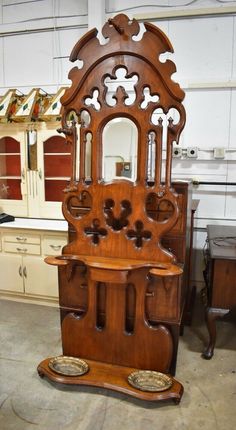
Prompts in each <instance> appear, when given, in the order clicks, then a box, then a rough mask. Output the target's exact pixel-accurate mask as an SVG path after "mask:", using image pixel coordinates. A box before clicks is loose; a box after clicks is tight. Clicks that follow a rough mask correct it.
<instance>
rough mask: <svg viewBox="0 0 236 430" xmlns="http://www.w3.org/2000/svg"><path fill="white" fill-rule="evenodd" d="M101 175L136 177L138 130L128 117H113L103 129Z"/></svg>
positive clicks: (107, 178) (131, 178)
mask: <svg viewBox="0 0 236 430" xmlns="http://www.w3.org/2000/svg"><path fill="white" fill-rule="evenodd" d="M102 143H103V159H102V168H103V170H102V176H103V178H104V180H105V181H106V182H108V181H110V180H112V179H128V180H130V181H133V182H134V181H135V180H136V179H137V150H138V130H137V127H136V125H135V124H134V123H133V121H131V120H130V119H128V118H114V119H112V120H111V121H109V122H108V123H107V124H106V125H105V127H104V130H103V135H102Z"/></svg>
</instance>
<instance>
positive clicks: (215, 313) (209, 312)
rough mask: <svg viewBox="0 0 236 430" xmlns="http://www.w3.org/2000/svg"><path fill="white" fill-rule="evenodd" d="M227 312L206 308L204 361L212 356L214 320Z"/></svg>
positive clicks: (214, 337)
mask: <svg viewBox="0 0 236 430" xmlns="http://www.w3.org/2000/svg"><path fill="white" fill-rule="evenodd" d="M228 312H229V310H228V309H218V308H207V309H206V314H205V319H206V325H207V329H208V332H209V343H208V346H207V348H206V350H205V351H204V352H203V354H202V356H203V358H205V359H206V360H210V359H211V358H212V356H213V354H214V348H215V343H216V319H218V318H222V317H223V316H224V315H225V314H227V313H228Z"/></svg>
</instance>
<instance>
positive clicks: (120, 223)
mask: <svg viewBox="0 0 236 430" xmlns="http://www.w3.org/2000/svg"><path fill="white" fill-rule="evenodd" d="M120 205H121V211H120V215H119V217H116V216H115V215H114V207H115V202H114V200H112V199H106V200H105V204H104V214H105V217H106V223H107V225H109V227H111V228H112V229H113V230H115V231H120V230H122V229H123V228H124V227H127V225H128V224H129V220H128V216H129V215H130V214H131V212H132V208H131V203H130V202H129V201H128V200H122V201H121V204H120Z"/></svg>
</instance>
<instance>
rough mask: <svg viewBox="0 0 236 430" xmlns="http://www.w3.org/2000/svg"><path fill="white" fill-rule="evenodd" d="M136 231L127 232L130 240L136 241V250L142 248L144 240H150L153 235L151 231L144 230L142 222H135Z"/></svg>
mask: <svg viewBox="0 0 236 430" xmlns="http://www.w3.org/2000/svg"><path fill="white" fill-rule="evenodd" d="M134 225H135V229H132V230H128V231H127V235H126V236H127V237H128V239H132V240H134V243H135V246H136V248H142V246H143V241H144V240H150V239H151V237H152V233H151V231H149V230H144V225H143V222H142V221H140V220H137V221H135V224H134Z"/></svg>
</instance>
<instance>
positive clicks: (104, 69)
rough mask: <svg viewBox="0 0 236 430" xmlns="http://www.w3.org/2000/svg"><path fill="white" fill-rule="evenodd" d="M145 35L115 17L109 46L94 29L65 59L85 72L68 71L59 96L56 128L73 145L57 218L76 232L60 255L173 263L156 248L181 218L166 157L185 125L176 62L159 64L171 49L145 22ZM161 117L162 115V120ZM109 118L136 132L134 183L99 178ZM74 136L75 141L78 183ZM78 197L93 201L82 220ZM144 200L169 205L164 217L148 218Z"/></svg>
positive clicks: (109, 28) (106, 30)
mask: <svg viewBox="0 0 236 430" xmlns="http://www.w3.org/2000/svg"><path fill="white" fill-rule="evenodd" d="M145 30H146V31H145V32H144V34H143V35H142V37H141V39H140V40H137V38H136V36H137V35H138V34H139V31H140V28H139V24H138V23H137V21H135V20H132V21H130V20H129V19H128V17H127V16H126V15H123V14H121V15H117V16H116V17H115V18H113V19H111V20H109V21H108V22H107V23H106V24H105V25H104V27H103V31H102V33H103V36H104V37H105V38H106V39H107V43H105V44H100V42H99V40H98V38H97V37H96V36H97V30H91V31H90V32H88V33H87V34H86V35H85V36H84V37H83V38H82V39H81V40H80V41H79V42H78V43H77V44H76V45H75V47H74V49H73V51H72V54H71V61H76V60H81V61H83V67H82V68H81V69H79V68H77V67H74V68H73V69H72V70H71V72H70V74H69V78H70V79H71V80H72V85H71V87H70V88H69V89H68V90H66V92H65V94H64V96H63V97H62V99H61V101H62V105H63V115H62V130H61V131H63V132H64V133H65V135H66V138H67V141H68V142H69V144H70V145H71V146H72V154H73V169H72V170H73V175H72V178H71V183H70V185H69V187H68V188H67V189H66V190H65V198H64V202H63V213H64V216H65V218H66V220H67V221H68V222H69V223H70V224H71V225H72V226H73V228H74V229H75V230H76V232H77V235H76V240H75V241H73V242H72V243H69V244H68V246H66V247H65V248H64V251H63V252H64V253H65V254H80V255H82V254H83V255H91V256H94V257H96V256H103V257H112V258H131V259H141V260H142V259H143V260H147V259H151V260H153V261H172V260H173V258H174V257H173V255H172V254H171V253H169V252H167V251H166V250H165V249H164V248H163V247H162V246H161V245H160V239H161V237H162V236H163V235H164V234H165V233H166V232H167V231H169V230H170V229H171V228H172V227H173V226H174V225H175V223H176V221H177V219H178V214H179V210H178V205H177V195H176V193H175V192H174V190H173V189H172V187H171V159H172V145H173V142H175V143H177V142H178V139H179V135H180V133H181V130H182V128H183V126H184V123H185V111H184V108H183V105H182V103H181V102H182V99H183V97H184V93H183V91H182V90H181V89H180V88H179V86H178V84H176V83H175V82H173V81H172V80H171V75H172V74H173V73H174V72H175V66H174V64H173V63H172V62H171V61H169V60H167V61H166V62H162V61H161V60H160V55H161V54H163V53H165V52H166V51H168V52H173V48H172V46H171V44H170V42H169V40H168V39H167V37H166V36H165V35H164V34H163V33H162V32H161V31H160V30H159V29H157V28H156V27H155V26H153V25H151V24H148V23H146V24H145ZM118 70H122V73H123V80H124V81H126V83H127V82H130V84H131V86H132V87H133V88H132V93H133V94H134V99H133V101H132V102H131V103H130V101H128V100H129V92H128V91H127V87H126V86H125V85H124V86H123V84H122V81H120V80H119V79H118V78H117V72H118ZM132 79H133V80H132ZM131 81H132V82H131ZM108 82H112V84H113V87H112V88H113V89H112V91H113V92H114V94H113V98H112V102H111V100H110V99H109V98H108V92H109V91H108V89H109V85H108ZM114 88H115V89H114ZM147 94H149V96H147ZM154 96H155V98H154ZM84 112H86V113H87V116H88V117H89V119H90V121H89V122H88V123H87V122H84V121H83V114H84ZM171 112H172V113H173V112H174V114H176V117H178V118H177V120H176V121H175V120H174V119H173V118H171V117H170V113H171ZM72 113H73V115H74V117H75V116H76V117H77V118H78V123H79V127H78V125H77V124H76V121H72V122H71V121H68V118H71V116H72ZM159 113H160V117H158V115H159ZM163 116H164V117H166V118H167V119H166V122H165V121H164V123H163ZM154 117H156V118H158V119H156V120H154V119H153V118H154ZM115 118H126V119H129V120H131V121H132V123H133V124H134V125H135V127H136V129H137V133H138V143H137V175H136V176H137V177H136V180H135V182H132V181H130V180H126V179H123V180H112V181H110V182H109V183H108V182H105V180H104V178H103V173H102V164H103V161H102V160H103V152H104V151H103V144H104V142H103V141H104V134H103V132H104V128H105V126H106V125H107V124H108V123H109V121H111V120H112V119H115ZM150 134H152V136H153V139H154V148H155V168H154V178H153V182H152V184H151V185H150V181H149V178H148V165H149V162H150V160H149V155H148V145H149V139H150ZM88 137H89V144H90V145H91V175H90V177H89V180H88V178H87V177H86V163H87V159H86V156H87V155H86V154H87V151H86V145H88ZM77 139H79V142H80V157H79V158H80V165H79V177H78V178H77V177H76V171H77V167H76V159H77V158H78V157H77V154H76V151H77V147H78V146H77V143H76V142H77ZM164 145H165V147H164ZM164 150H165V154H166V157H165V158H166V159H165V160H164V157H163V153H164ZM163 167H164V168H163ZM84 195H86V198H87V199H88V200H89V201H90V203H91V204H90V209H89V210H88V211H87V212H86V213H85V214H84V215H83V216H81V215H79V216H76V212H75V210H74V208H75V207H76V206H79V202H80V201H81V199H83V198H84ZM150 199H152V201H153V200H154V201H155V205H156V207H157V208H160V210H161V207H166V206H168V207H170V209H171V210H170V214H169V217H168V219H165V220H163V219H161V217H157V218H156V219H153V218H152V217H150V215H149V213H148V211H149V201H150Z"/></svg>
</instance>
